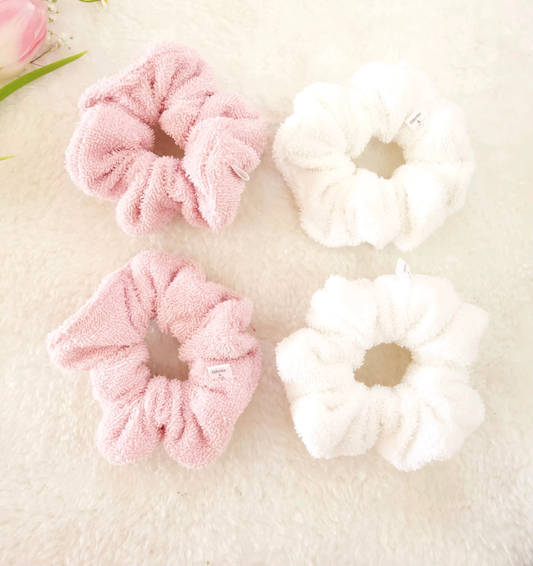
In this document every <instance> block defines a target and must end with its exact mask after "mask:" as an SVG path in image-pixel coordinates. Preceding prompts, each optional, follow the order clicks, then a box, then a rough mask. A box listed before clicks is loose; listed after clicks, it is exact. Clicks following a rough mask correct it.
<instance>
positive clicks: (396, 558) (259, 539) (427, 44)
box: [0, 0, 533, 566]
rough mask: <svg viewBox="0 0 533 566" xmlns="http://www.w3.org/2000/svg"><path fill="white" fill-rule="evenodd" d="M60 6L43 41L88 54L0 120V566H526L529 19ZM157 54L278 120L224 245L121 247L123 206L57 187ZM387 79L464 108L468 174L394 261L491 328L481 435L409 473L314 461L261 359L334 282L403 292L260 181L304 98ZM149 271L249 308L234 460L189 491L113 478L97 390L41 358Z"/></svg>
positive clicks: (165, 474) (158, 353) (163, 354)
mask: <svg viewBox="0 0 533 566" xmlns="http://www.w3.org/2000/svg"><path fill="white" fill-rule="evenodd" d="M57 5H58V8H59V15H58V16H57V18H56V22H55V24H54V26H55V27H54V29H56V30H57V31H59V32H63V31H64V32H67V33H69V34H71V35H72V36H73V37H74V39H73V42H72V46H73V49H72V52H71V53H75V52H77V51H81V50H83V49H88V50H89V53H88V54H87V55H85V56H84V57H83V58H81V59H80V60H78V61H77V62H75V63H73V64H72V65H70V66H67V67H64V68H63V69H61V70H59V71H56V72H54V73H52V74H50V75H48V76H46V77H44V78H42V79H39V81H38V82H35V83H33V84H31V85H29V86H26V87H24V88H23V89H22V90H20V91H18V92H17V93H16V94H14V95H12V96H10V97H9V98H7V99H6V100H5V101H3V102H1V103H0V155H11V154H14V155H16V158H15V159H10V160H8V161H2V162H0V212H1V217H2V221H1V223H0V243H1V249H2V254H1V277H0V301H1V303H2V304H1V308H0V322H1V324H0V328H1V337H0V352H1V353H0V380H1V386H0V387H1V389H0V415H1V416H0V454H1V459H0V564H5V565H10V566H16V565H21V566H22V565H29V564H31V565H42V566H51V565H55V566H59V565H63V564H65V565H66V564H76V565H84V566H89V565H90V566H100V565H104V564H105V565H109V566H124V565H126V564H128V565H131V566H138V565H139V566H140V565H147V566H162V565H169V566H170V565H172V566H176V565H179V566H189V565H194V566H205V565H206V563H207V562H209V564H210V566H227V565H232V566H252V565H255V566H260V565H263V566H277V565H279V566H289V565H294V566H301V565H303V564H313V565H316V566H333V565H334V566H343V565H345V566H369V565H372V566H385V565H388V566H399V565H401V566H421V565H423V566H433V565H442V566H452V565H453V566H463V565H472V566H505V565H508V566H522V565H525V564H531V563H532V561H533V543H532V541H533V527H532V501H533V493H532V485H533V474H532V456H531V454H532V446H533V440H532V429H533V423H532V418H533V406H532V405H533V396H532V387H531V383H532V381H531V368H532V367H533V360H532V348H531V332H532V309H531V301H532V289H531V258H532V246H531V216H532V206H533V202H532V199H533V191H532V189H531V178H532V165H531V139H532V124H533V112H532V105H531V101H532V100H533V96H532V91H533V88H532V86H533V84H532V77H531V72H530V67H529V65H530V57H531V37H532V30H531V20H532V14H531V6H530V5H529V3H527V2H522V1H521V0H516V1H515V2H500V1H498V0H471V1H470V2H464V1H463V0H450V1H448V2H446V3H439V2H427V1H426V0H405V1H402V2H396V1H395V2H386V3H385V2H375V1H373V0H359V1H358V2H354V1H353V0H335V1H332V2H319V1H315V2H303V0H270V1H268V2H266V1H262V2H243V1H242V0H180V1H176V0H159V1H157V2H150V1H141V0H109V8H108V10H107V11H104V10H103V9H102V7H101V5H100V3H88V4H87V3H83V2H78V1H77V0H58V3H57ZM153 39H171V40H175V41H180V42H182V43H186V44H188V45H191V46H193V47H194V48H196V49H197V50H198V51H199V52H200V54H201V55H202V56H203V57H204V58H205V59H206V61H208V63H209V64H210V65H212V66H213V68H214V69H215V72H216V73H217V78H218V79H219V80H220V82H221V84H222V85H226V86H227V87H229V88H231V89H233V90H236V91H238V92H240V93H242V94H243V95H244V96H245V97H246V98H247V99H248V100H249V101H250V102H251V103H253V104H254V105H255V106H256V107H257V108H258V109H259V110H261V111H262V112H263V114H264V115H265V116H266V118H267V119H268V121H269V145H268V147H267V150H266V153H265V155H264V157H263V159H262V163H261V165H260V166H259V167H258V168H257V169H256V171H255V172H254V173H253V175H252V179H251V181H250V182H249V183H248V184H247V188H246V190H245V192H244V194H243V199H242V204H241V207H240V209H239V212H238V215H237V218H236V220H235V222H234V224H233V225H232V226H230V227H228V228H227V229H225V230H223V231H222V232H221V233H220V234H212V233H210V232H209V231H207V230H203V229H199V228H192V227H191V226H189V225H188V224H187V223H185V222H180V221H179V220H177V221H176V222H173V223H170V224H169V225H168V226H166V227H165V229H164V230H162V231H161V232H159V233H157V234H154V235H149V236H143V237H137V238H134V237H130V236H127V235H126V234H124V233H123V232H122V231H121V230H120V228H119V227H118V226H117V224H116V221H115V217H114V211H115V205H114V204H113V203H110V202H104V201H99V200H98V199H95V198H91V197H88V196H86V195H84V194H83V193H82V192H81V191H80V190H77V189H76V188H75V187H74V186H73V184H72V182H71V181H70V179H69V177H68V175H67V173H66V171H65V169H64V152H65V148H66V146H67V144H68V142H69V139H70V136H71V135H72V132H73V130H74V127H75V124H76V121H77V120H78V112H77V109H76V103H77V100H78V98H79V96H80V94H81V93H82V92H83V90H84V89H85V88H86V87H87V85H89V84H91V83H93V82H94V81H96V80H97V79H99V78H100V77H103V76H106V75H111V74H113V73H115V72H116V71H117V70H119V69H121V68H123V67H124V66H125V65H127V64H128V63H129V62H130V61H131V59H132V57H133V55H134V53H135V52H136V51H137V50H138V49H139V47H140V46H142V45H143V44H144V43H145V42H147V41H150V40H153ZM60 55H61V52H60V53H58V54H57V55H56V56H60ZM64 55H67V53H66V52H65V53H64ZM52 58H53V57H52ZM399 59H404V60H406V61H408V62H409V63H411V64H412V65H415V66H416V67H419V68H420V69H422V70H423V71H424V72H426V73H427V74H428V75H429V76H430V77H431V79H432V80H433V81H434V83H435V85H436V87H437V88H438V89H439V91H440V92H441V93H442V94H443V96H445V97H446V98H448V99H450V100H452V101H454V102H456V103H457V104H459V105H460V106H462V107H463V108H464V110H465V115H466V120H467V126H468V131H469V135H470V137H471V141H472V148H473V150H474V153H475V158H476V163H477V170H476V172H475V174H474V177H473V179H472V184H471V186H470V189H469V191H468V194H467V198H466V203H465V206H464V207H463V208H462V209H461V210H460V211H459V212H457V213H456V214H454V215H453V216H450V217H449V218H448V219H447V221H446V222H445V224H444V225H443V226H442V227H441V228H439V229H438V230H437V231H436V232H435V233H434V234H432V235H431V236H430V237H429V238H428V239H427V240H426V241H425V242H424V243H423V244H422V245H420V246H419V247H418V248H417V249H416V250H414V251H413V252H409V253H403V254H402V257H403V258H404V259H405V260H406V261H407V262H408V263H409V266H410V267H411V269H412V271H413V272H416V273H425V274H427V275H433V276H440V277H447V278H449V279H450V280H451V281H452V282H453V284H454V286H455V289H456V290H457V292H458V294H459V295H460V296H461V298H462V299H463V300H464V301H466V302H470V303H474V304H476V305H478V306H480V307H481V308H483V309H484V310H486V311H487V312H488V313H489V315H490V318H491V323H490V326H489V328H488V330H487V332H486V333H485V335H484V337H483V339H482V341H481V343H480V350H479V356H478V359H477V361H476V363H475V364H474V366H473V367H472V374H471V380H472V385H473V386H474V387H475V388H476V390H477V391H478V392H479V394H480V396H481V398H482V400H483V402H484V404H485V407H486V420H485V422H484V424H483V425H482V426H481V427H480V428H479V429H478V430H477V431H476V432H474V433H473V434H472V435H471V436H469V437H468V438H467V440H466V441H465V443H464V445H463V447H462V449H461V451H460V452H459V453H458V454H457V455H456V456H455V457H454V458H452V459H451V460H449V461H446V462H433V463H431V464H429V465H427V466H425V467H424V468H422V469H421V470H419V471H416V472H411V473H405V472H401V471H399V470H397V469H395V468H394V467H393V466H392V465H391V464H390V463H389V462H387V461H386V460H385V459H384V458H382V457H381V456H380V455H379V454H377V453H376V452H375V451H369V452H368V453H366V454H364V455H362V456H358V457H339V458H334V459H331V460H313V459H312V458H311V456H310V455H309V454H308V453H307V450H306V449H305V446H304V445H303V444H302V442H301V441H300V439H299V438H298V437H297V435H296V433H295V431H294V426H293V423H292V420H291V416H290V412H289V404H288V401H287V398H286V396H285V392H284V388H283V385H282V383H281V381H280V379H279V377H278V375H277V372H276V368H275V360H274V347H275V344H276V343H277V342H278V341H280V340H281V339H282V338H284V337H286V336H288V335H289V334H290V333H292V332H293V331H295V330H296V329H297V328H300V327H302V326H304V323H305V315H306V312H307V310H308V307H309V302H310V299H311V296H312V295H313V293H314V292H315V291H316V290H318V289H320V288H322V287H323V286H324V283H325V281H326V280H327V278H328V277H329V275H330V274H331V273H335V274H338V275H341V276H343V277H346V278H348V279H357V278H360V277H366V278H369V279H374V278H375V277H377V276H379V275H382V274H385V273H391V272H393V270H394V267H395V265H396V261H397V258H398V255H399V253H398V249H397V248H396V247H395V246H394V245H388V246H386V247H385V248H384V249H383V250H381V251H377V250H376V249H375V248H374V247H372V246H370V245H362V246H359V247H356V248H354V247H350V248H337V249H326V248H324V247H322V246H320V245H319V244H317V243H316V242H314V241H313V240H311V239H310V238H309V237H308V236H307V235H306V234H305V232H304V231H303V230H302V229H301V227H300V222H299V214H298V209H297V206H296V203H295V201H294V198H293V196H292V193H291V191H290V190H289V188H288V187H287V186H286V184H285V183H284V182H283V178H282V176H281V174H280V173H279V172H278V171H277V170H276V169H275V167H274V165H273V160H272V157H271V149H272V141H273V137H274V133H275V132H276V130H277V128H278V127H279V125H280V123H281V122H282V121H283V120H284V119H285V118H286V117H287V116H288V115H289V114H290V113H291V112H292V99H293V97H294V95H295V94H296V93H298V92H300V91H301V90H302V89H303V88H304V87H305V86H306V85H308V84H311V83H313V82H316V81H327V82H332V83H338V84H340V83H343V82H345V81H346V80H348V79H349V77H351V76H352V75H353V73H354V72H355V71H356V70H357V69H358V68H359V67H361V66H362V65H363V64H365V63H368V62H370V61H386V62H393V61H397V60H399ZM48 60H50V59H48ZM167 150H168V147H167ZM380 152H381V153H380ZM376 156H378V157H379V156H381V158H379V159H378V158H377V157H376ZM397 158H398V156H397V154H395V153H393V152H392V153H391V152H390V151H389V150H383V151H381V149H380V148H379V147H376V146H375V145H374V146H372V147H371V148H370V149H369V150H368V152H365V155H364V156H363V158H362V161H361V163H362V164H363V165H365V166H367V167H370V168H373V169H374V170H378V172H382V173H390V172H391V169H393V168H394V167H395V166H396V165H397ZM144 249H155V250H163V251H167V252H174V253H177V254H183V255H186V256H188V257H190V258H192V259H194V260H196V261H198V262H200V263H201V264H202V265H203V266H204V268H205V270H206V272H207V275H208V277H209V278H211V279H213V280H216V281H219V282H221V283H223V284H225V285H228V286H230V287H232V288H234V289H235V290H237V291H238V292H239V293H242V294H245V295H248V296H250V297H252V299H253V300H254V302H255V311H254V318H253V322H252V326H253V328H254V329H255V335H256V336H257V337H258V339H259V340H260V341H261V345H262V349H263V354H264V366H263V372H262V376H261V380H260V384H259V387H258V389H257V391H256V393H255V395H254V397H253V399H252V402H251V404H250V405H249V406H248V408H247V409H246V410H245V412H244V414H243V415H242V416H241V418H240V419H239V421H238V422H237V426H236V429H235V433H234V436H233V439H232V441H231V444H230V446H229V448H228V450H227V452H226V453H225V454H224V455H223V456H222V457H221V458H220V459H219V460H217V461H216V462H215V463H213V465H211V466H209V467H207V468H205V469H203V470H200V471H191V470H187V469H185V468H182V467H180V466H179V465H177V464H176V463H175V462H174V461H172V460H171V459H169V458H168V457H167V455H166V453H165V452H164V450H160V451H157V452H156V453H155V454H154V455H153V456H152V457H150V458H148V459H146V460H144V461H142V462H139V463H137V464H133V465H128V466H124V467H115V466H112V465H111V464H109V463H108V462H107V461H106V460H104V459H103V458H102V457H101V456H100V455H99V454H98V452H97V449H96V444H95V441H94V436H95V431H96V427H97V424H98V422H99V420H100V417H101V410H100V407H99V405H98V403H97V402H96V401H95V400H94V399H93V398H92V395H91V385H90V381H89V376H88V374H86V373H70V374H63V373H61V372H60V371H58V370H57V369H55V368H54V367H53V366H52V364H51V363H50V361H49V358H48V355H47V352H46V346H45V337H46V334H47V332H49V331H50V330H51V329H53V328H56V327H57V326H58V325H59V324H60V323H61V322H62V321H63V320H65V319H66V318H67V317H68V316H70V315H71V314H72V313H74V312H76V310H77V309H78V308H79V307H80V306H81V305H82V304H83V303H85V301H87V299H88V298H89V296H90V295H91V293H92V292H93V290H94V289H95V288H96V287H97V285H98V283H99V282H100V281H101V279H102V278H103V277H104V276H105V275H106V274H108V273H110V272H111V271H113V270H115V269H117V268H119V267H120V266H122V265H124V263H126V261H128V260H129V259H130V258H131V257H133V256H134V255H135V254H136V253H138V252H140V251H141V250H144ZM172 346H173V342H172V341H171V340H170V339H169V338H168V337H166V336H158V335H157V332H154V333H153V337H152V353H153V358H154V362H153V367H154V368H155V369H156V370H158V371H160V372H166V373H167V374H170V375H171V374H173V375H178V374H180V372H183V368H182V367H181V366H179V365H178V364H177V362H176V358H175V354H174V350H173V348H172ZM379 352H381V355H374V356H372V355H371V354H372V352H369V354H368V358H367V362H366V363H365V365H364V366H363V368H362V369H365V366H366V369H365V371H366V374H365V376H363V377H364V378H365V380H366V381H365V382H366V383H367V384H368V383H370V382H383V381H384V380H385V379H384V377H383V376H387V379H390V378H391V376H393V374H395V372H396V370H397V368H396V366H397V365H398V364H399V362H400V361H401V358H400V357H399V355H398V353H397V352H396V351H394V350H392V349H391V348H390V347H388V348H387V347H385V348H382V349H381V350H379V349H378V351H377V353H378V354H379ZM361 378H362V377H361Z"/></svg>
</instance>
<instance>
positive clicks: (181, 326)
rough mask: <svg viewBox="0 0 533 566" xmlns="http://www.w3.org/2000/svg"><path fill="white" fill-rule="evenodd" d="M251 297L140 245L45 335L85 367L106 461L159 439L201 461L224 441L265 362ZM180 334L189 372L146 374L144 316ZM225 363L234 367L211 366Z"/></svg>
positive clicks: (135, 454)
mask: <svg viewBox="0 0 533 566" xmlns="http://www.w3.org/2000/svg"><path fill="white" fill-rule="evenodd" d="M251 314H252V301H251V300H250V299H242V298H240V297H239V296H238V295H237V294H236V293H234V292H233V291H231V290H229V289H227V288H226V287H223V286H222V285H218V284H216V283H211V282H206V280H205V275H204V273H203V271H202V270H201V269H200V268H199V267H198V266H197V265H195V264H194V263H192V262H191V261H189V260H187V259H182V258H179V257H176V256H173V255H170V254H164V253H159V252H143V253H141V254H139V255H138V256H136V257H135V258H133V259H132V260H131V261H130V262H129V263H128V264H127V265H126V266H125V267H123V268H122V269H119V270H118V271H115V272H114V273H111V274H110V275H108V276H107V277H106V278H105V279H104V280H103V281H102V283H101V285H100V287H99V288H98V290H97V291H96V293H95V294H94V295H93V297H92V298H91V299H90V300H89V301H88V302H87V303H86V304H85V305H84V306H83V307H82V308H81V309H80V310H79V311H78V312H77V313H76V314H75V315H74V316H72V317H71V318H70V319H68V320H67V321H66V322H65V323H64V324H63V325H62V326H61V327H60V328H58V329H57V330H55V331H54V332H51V333H50V334H49V336H48V351H49V353H50V356H51V357H52V359H53V361H54V362H55V363H56V364H58V365H59V366H61V367H63V368H67V369H76V370H91V378H92V382H93V393H94V396H95V398H96V399H97V400H98V401H100V403H101V405H102V409H103V412H104V415H103V418H102V421H101V423H100V425H99V428H98V433H97V443H98V449H99V450H100V452H101V454H102V455H103V456H104V457H105V458H107V459H108V460H109V461H110V462H112V463H116V464H123V463H127V462H132V461H134V460H137V459H139V458H142V457H143V456H146V455H147V454H149V453H150V452H151V451H152V450H154V448H155V447H156V446H157V445H158V444H159V443H160V442H161V441H162V440H163V441H164V444H165V448H166V450H167V452H168V454H169V455H170V456H171V457H172V458H174V459H175V460H177V461H178V462H179V463H180V464H182V465H183V466H187V467H189V468H199V467H202V466H205V465H206V464H208V463H209V462H211V461H212V460H214V459H215V458H217V457H218V456H219V455H220V454H221V453H222V452H223V451H224V450H225V448H226V446H227V444H228V442H229V440H230V438H231V434H232V431H233V427H234V425H235V422H236V420H237V418H238V417H239V415H240V414H241V413H242V411H243V410H244V408H245V407H246V405H247V404H248V403H249V401H250V399H251V397H252V394H253V392H254V390H255V388H256V386H257V382H258V379H259V373H260V371H261V354H260V350H259V346H258V343H257V340H256V339H255V338H253V337H252V336H251V335H250V334H248V333H247V332H246V327H247V326H248V324H249V322H250V318H251ZM156 317H157V321H158V326H159V328H160V329H161V331H162V332H167V333H171V334H172V335H173V336H175V337H176V338H177V339H178V340H179V341H180V344H181V346H180V350H179V356H180V359H181V360H183V361H184V362H187V363H188V364H189V370H190V371H189V379H188V380H187V381H179V380H169V379H167V378H166V377H163V376H157V377H154V378H151V374H150V370H149V369H148V367H147V365H146V363H147V361H148V357H149V355H148V349H147V346H146V342H145V337H146V332H147V329H148V326H149V324H150V321H151V320H153V319H154V318H156ZM221 364H229V366H230V368H231V373H232V377H224V378H219V377H212V376H210V375H209V374H208V368H209V367H211V366H218V365H221Z"/></svg>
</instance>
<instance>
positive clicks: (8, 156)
mask: <svg viewBox="0 0 533 566" xmlns="http://www.w3.org/2000/svg"><path fill="white" fill-rule="evenodd" d="M13 157H15V156H14V155H6V156H5V157H0V161H4V159H12V158H13Z"/></svg>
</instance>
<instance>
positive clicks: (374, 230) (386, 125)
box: [274, 62, 475, 250]
mask: <svg viewBox="0 0 533 566" xmlns="http://www.w3.org/2000/svg"><path fill="white" fill-rule="evenodd" d="M419 113H420V115H419ZM417 115H419V119H418V120H417ZM406 122H412V127H411V126H409V125H408V124H407V123H406ZM419 122H420V123H419ZM372 137H375V138H377V139H378V140H379V141H381V142H382V143H390V142H396V143H397V144H398V145H399V146H400V147H401V148H402V150H403V155H404V159H405V164H404V165H402V166H401V167H399V168H398V169H397V170H396V171H395V172H394V174H393V175H392V178H391V179H384V178H382V177H379V176H378V175H376V174H375V173H373V172H371V171H368V170H367V169H364V168H360V167H356V166H355V164H354V163H353V161H352V159H354V158H356V157H357V156H359V155H360V154H361V153H362V151H363V150H364V148H365V147H366V145H367V144H368V142H369V141H370V139H371V138H372ZM274 158H275V161H276V164H277V166H278V168H279V170H280V171H281V173H282V174H283V176H284V178H285V180H286V182H287V184H288V185H289V187H290V188H291V189H292V191H293V193H294V195H295V198H296V200H297V202H298V205H299V207H300V209H301V222H302V227H303V228H304V230H305V231H306V232H307V233H308V234H309V236H311V238H313V239H315V240H316V241H317V242H319V243H320V244H322V245H324V246H331V247H337V246H347V245H350V246H357V245H359V244H361V243H363V242H369V243H370V244H373V245H374V246H376V248H383V247H384V246H385V245H386V244H388V243H389V242H394V244H396V246H397V247H398V248H400V249H401V250H410V249H413V248H415V247H416V246H418V245H419V244H421V243H422V242H423V241H424V240H425V239H426V238H427V237H428V236H429V235H430V234H431V233H432V232H433V231H434V230H435V229H436V228H438V227H439V226H440V225H441V224H442V223H443V222H444V220H445V219H446V217H447V216H449V215H450V214H452V213H454V212H456V211H457V210H459V209H460V208H461V207H462V206H463V204H464V200H465V194H466V190H467V187H468V184H469V182H470V179H471V176H472V173H473V171H474V168H475V165H474V158H473V154H472V150H471V148H470V141H469V138H468V135H467V133H466V129H465V122H464V116H463V111H462V109H461V108H460V107H459V106H457V105H456V104H454V103H452V102H450V101H448V100H446V99H445V98H443V97H442V96H441V95H440V94H439V93H438V91H437V90H436V88H435V87H434V85H433V84H432V82H431V81H430V79H429V78H428V77H427V76H426V75H425V74H424V73H423V72H422V71H420V70H418V69H416V68H413V67H411V66H409V65H408V64H407V63H405V62H399V63H395V64H384V63H370V64H368V65H365V66H364V67H362V68H361V69H360V70H359V71H358V72H357V73H355V75H354V76H353V77H352V79H351V81H350V82H349V84H348V85H347V86H345V87H342V86H340V85H336V84H328V83H315V84H312V85H310V86H308V87H307V88H305V89H304V90H303V91H302V92H301V93H300V94H298V95H297V96H296V98H295V100H294V113H293V114H292V115H291V116H290V117H289V118H287V120H286V121H285V123H284V124H282V126H281V127H280V128H279V130H278V133H277V135H276V139H275V142H274Z"/></svg>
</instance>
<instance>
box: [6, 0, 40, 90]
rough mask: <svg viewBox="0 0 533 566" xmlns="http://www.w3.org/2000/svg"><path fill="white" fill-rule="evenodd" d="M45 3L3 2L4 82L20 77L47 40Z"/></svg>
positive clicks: (12, 0)
mask: <svg viewBox="0 0 533 566" xmlns="http://www.w3.org/2000/svg"><path fill="white" fill-rule="evenodd" d="M47 21H48V17H47V13H46V4H45V2H44V0H0V80H1V79H4V78H6V77H10V76H13V75H17V74H19V73H20V72H21V71H22V70H23V69H24V67H26V65H27V64H28V63H29V62H30V61H32V60H33V59H35V58H36V57H37V56H38V55H39V53H40V52H41V50H42V46H43V44H44V42H45V40H46V23H47Z"/></svg>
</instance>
